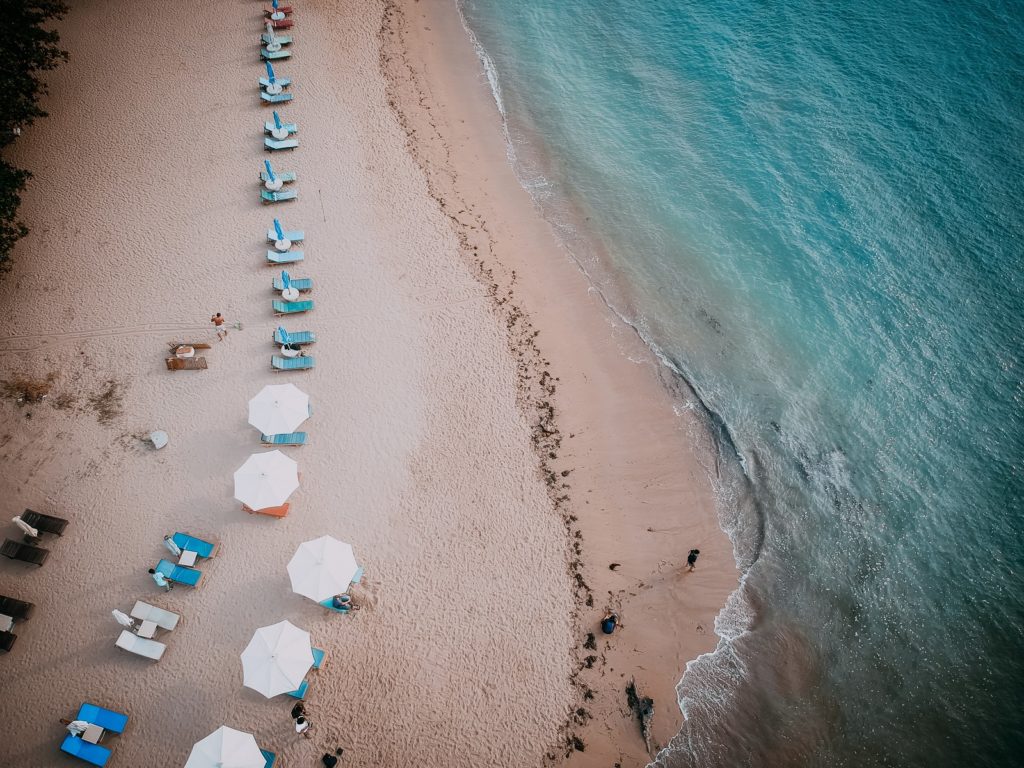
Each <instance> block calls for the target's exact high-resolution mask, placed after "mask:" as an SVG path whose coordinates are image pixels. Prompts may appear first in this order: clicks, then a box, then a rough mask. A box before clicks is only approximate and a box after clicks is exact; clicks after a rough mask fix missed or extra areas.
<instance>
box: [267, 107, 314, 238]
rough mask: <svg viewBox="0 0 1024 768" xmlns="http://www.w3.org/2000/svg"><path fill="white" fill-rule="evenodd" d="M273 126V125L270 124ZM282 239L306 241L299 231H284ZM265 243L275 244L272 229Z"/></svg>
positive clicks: (304, 234)
mask: <svg viewBox="0 0 1024 768" xmlns="http://www.w3.org/2000/svg"><path fill="white" fill-rule="evenodd" d="M271 125H273V123H271ZM284 239H285V240H291V241H292V242H293V243H301V242H302V241H303V240H305V239H306V233H305V232H304V231H303V230H301V229H293V230H290V231H289V230H287V229H286V230H285V231H284ZM267 241H268V242H271V243H276V242H277V232H275V231H274V230H272V229H268V230H267Z"/></svg>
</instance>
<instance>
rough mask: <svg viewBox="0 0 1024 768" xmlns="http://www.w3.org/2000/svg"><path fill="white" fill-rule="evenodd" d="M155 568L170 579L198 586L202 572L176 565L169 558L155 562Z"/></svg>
mask: <svg viewBox="0 0 1024 768" xmlns="http://www.w3.org/2000/svg"><path fill="white" fill-rule="evenodd" d="M156 570H158V571H160V573H162V574H163V575H164V576H166V577H167V578H168V579H170V580H171V581H176V582H178V583H179V584H187V585H188V586H190V587H198V586H199V582H201V581H202V580H203V572H202V571H198V570H196V569H195V568H187V567H185V566H184V565H176V564H174V563H172V562H170V561H169V560H161V561H160V562H159V563H157V564H156Z"/></svg>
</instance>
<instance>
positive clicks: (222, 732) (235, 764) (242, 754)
mask: <svg viewBox="0 0 1024 768" xmlns="http://www.w3.org/2000/svg"><path fill="white" fill-rule="evenodd" d="M266 764H267V759H266V758H265V757H263V753H262V752H260V748H259V745H258V744H257V743H256V739H255V738H254V737H253V735H252V734H251V733H246V732H245V731H236V730H235V729H234V728H228V727H227V726H226V725H222V726H221V727H220V728H218V729H217V730H216V731H214V732H213V733H211V734H210V735H209V736H207V737H206V738H205V739H203V740H202V741H197V742H196V743H195V745H194V746H193V747H192V753H191V754H190V755H189V756H188V762H186V763H185V768H264V766H266Z"/></svg>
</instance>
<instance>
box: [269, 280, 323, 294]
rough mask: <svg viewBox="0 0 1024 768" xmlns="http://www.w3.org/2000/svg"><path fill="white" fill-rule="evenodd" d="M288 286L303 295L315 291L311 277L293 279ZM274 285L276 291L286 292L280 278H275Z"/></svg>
mask: <svg viewBox="0 0 1024 768" xmlns="http://www.w3.org/2000/svg"><path fill="white" fill-rule="evenodd" d="M288 284H289V285H291V287H292V288H294V289H295V290H297V291H299V292H301V293H305V292H306V291H312V290H313V278H311V277H293V278H291V279H290V280H289V281H288ZM272 285H273V286H274V290H275V291H283V290H284V281H283V280H282V279H281V278H280V277H275V278H274V282H273V283H272Z"/></svg>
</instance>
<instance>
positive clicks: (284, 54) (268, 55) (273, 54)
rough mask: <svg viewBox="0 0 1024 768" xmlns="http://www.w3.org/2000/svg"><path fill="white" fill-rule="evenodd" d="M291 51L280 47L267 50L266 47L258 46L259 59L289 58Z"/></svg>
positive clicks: (275, 59)
mask: <svg viewBox="0 0 1024 768" xmlns="http://www.w3.org/2000/svg"><path fill="white" fill-rule="evenodd" d="M291 57H292V52H291V51H289V50H288V49H287V48H281V49H280V50H277V51H268V50H267V49H266V48H260V60H261V61H277V60H278V59H290V58H291Z"/></svg>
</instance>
